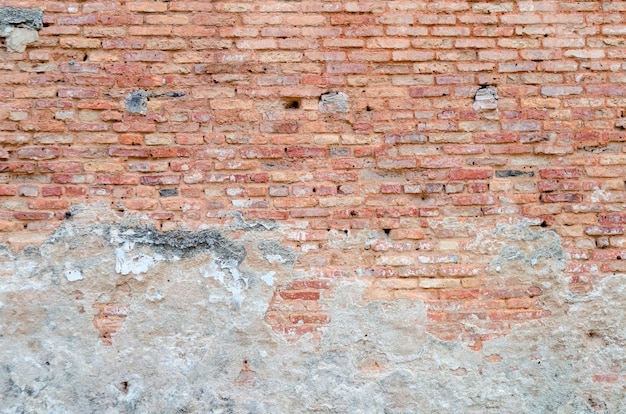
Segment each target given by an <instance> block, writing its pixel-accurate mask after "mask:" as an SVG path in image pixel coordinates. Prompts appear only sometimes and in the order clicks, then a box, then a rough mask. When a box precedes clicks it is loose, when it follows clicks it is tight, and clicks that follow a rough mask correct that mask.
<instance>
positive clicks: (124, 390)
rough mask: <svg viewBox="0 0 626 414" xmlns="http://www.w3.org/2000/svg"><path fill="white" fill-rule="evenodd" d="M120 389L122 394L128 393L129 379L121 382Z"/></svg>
mask: <svg viewBox="0 0 626 414" xmlns="http://www.w3.org/2000/svg"><path fill="white" fill-rule="evenodd" d="M119 388H120V391H121V392H122V394H128V381H122V382H120V387H119Z"/></svg>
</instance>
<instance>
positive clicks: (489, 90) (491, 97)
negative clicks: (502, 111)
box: [472, 86, 498, 112]
mask: <svg viewBox="0 0 626 414" xmlns="http://www.w3.org/2000/svg"><path fill="white" fill-rule="evenodd" d="M472 108H474V110H475V111H478V112H480V111H489V110H492V109H497V108H498V89H497V88H496V87H495V86H481V87H480V88H479V89H478V91H476V95H474V104H473V105H472Z"/></svg>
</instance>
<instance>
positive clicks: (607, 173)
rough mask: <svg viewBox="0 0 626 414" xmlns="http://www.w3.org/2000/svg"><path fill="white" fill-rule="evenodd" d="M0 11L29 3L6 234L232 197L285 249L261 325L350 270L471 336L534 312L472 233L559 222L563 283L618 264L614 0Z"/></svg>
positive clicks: (1, 181) (5, 54) (11, 56)
mask: <svg viewBox="0 0 626 414" xmlns="http://www.w3.org/2000/svg"><path fill="white" fill-rule="evenodd" d="M0 6H4V7H23V8H38V9H41V10H43V27H42V28H41V29H40V30H39V31H38V40H36V41H35V42H31V43H29V44H28V45H27V46H26V48H25V50H24V51H23V52H9V51H7V50H6V47H5V44H6V41H5V40H4V39H3V43H2V44H0V143H1V144H2V147H1V148H0V242H4V243H8V244H9V245H10V246H12V247H13V248H15V249H19V248H21V247H23V246H25V245H27V244H32V243H34V244H37V243H41V242H42V241H43V240H45V239H46V238H47V237H48V236H49V234H50V233H51V232H52V231H53V230H54V229H55V228H57V227H58V226H59V225H60V224H61V223H62V222H63V221H64V220H68V219H71V213H70V212H69V210H70V208H71V206H73V205H78V204H85V203H93V202H104V203H108V204H109V205H110V207H111V208H112V209H114V210H117V211H120V212H124V213H130V214H139V215H140V217H142V218H144V219H145V220H146V221H149V222H152V223H154V224H155V225H156V226H157V228H158V229H160V230H163V231H168V230H173V229H177V228H180V227H181V226H183V225H184V226H185V227H187V228H191V229H197V228H199V227H200V226H201V225H203V226H213V227H219V226H222V225H223V224H224V223H225V222H226V221H228V220H230V219H231V218H232V213H234V212H238V213H241V215H242V217H243V218H244V219H245V220H248V221H250V222H254V221H259V220H266V221H274V222H276V223H278V224H279V225H280V226H281V228H282V229H283V234H284V241H283V243H284V245H285V246H287V247H289V248H292V249H294V250H295V251H296V252H297V253H298V258H297V260H296V262H295V264H294V270H293V271H294V275H296V276H297V278H298V279H299V280H295V281H293V282H292V283H288V284H286V285H283V286H280V287H278V289H277V291H276V293H275V295H274V299H273V300H272V304H271V306H270V308H269V310H268V313H267V314H266V321H267V322H268V323H269V324H270V325H271V326H272V327H274V329H276V330H277V331H282V332H285V333H295V334H297V335H299V334H302V333H306V332H317V331H318V328H319V327H322V326H325V325H327V324H328V323H329V319H328V315H327V314H326V313H325V308H324V306H322V305H321V304H320V303H319V298H320V297H323V296H324V295H330V294H331V291H332V289H330V288H331V284H330V282H335V281H337V280H343V279H355V278H356V279H359V280H362V281H365V283H366V284H367V286H368V288H367V294H366V297H367V298H368V300H392V301H393V300H396V299H402V298H408V299H415V300H421V301H424V303H425V304H427V307H428V320H429V322H428V329H429V332H431V333H432V334H434V335H436V336H438V337H439V338H442V339H453V338H463V339H464V340H466V341H467V342H468V344H469V345H470V346H471V347H473V348H474V349H480V347H481V346H482V343H483V341H485V340H487V339H491V338H493V337H497V336H500V335H502V334H504V333H507V332H508V331H509V330H510V329H511V327H512V326H514V325H515V324H518V323H521V322H525V321H528V320H534V319H539V318H543V317H548V316H549V315H550V312H549V311H547V310H545V307H544V306H543V305H542V288H541V287H540V286H538V285H537V284H533V283H531V282H528V281H524V282H522V281H519V280H517V279H515V278H514V277H511V278H505V279H498V280H494V278H493V277H491V276H489V274H488V271H487V268H488V266H489V263H490V262H491V260H493V257H494V255H493V254H491V253H489V252H483V251H481V250H480V249H478V248H477V245H476V240H477V236H478V235H479V234H481V231H491V230H492V229H494V228H496V226H497V225H498V224H499V223H512V222H517V221H519V220H522V219H526V220H528V221H529V223H530V226H531V228H533V229H534V230H537V231H547V230H552V231H554V232H555V233H556V234H557V235H558V236H559V237H560V242H561V245H562V247H563V248H564V249H565V252H566V253H568V261H567V265H566V269H565V277H566V282H567V283H568V288H569V290H570V292H573V293H584V292H587V291H589V290H591V289H593V286H594V284H595V283H597V281H599V280H602V278H604V277H605V276H606V275H609V274H614V273H615V272H621V271H623V270H624V266H623V265H621V261H620V259H621V258H622V257H626V238H624V237H623V234H624V224H625V223H626V212H625V211H624V208H623V207H624V204H623V203H624V201H625V200H624V194H625V193H624V178H623V177H624V173H625V167H626V154H625V153H624V148H625V147H624V144H623V142H624V141H625V140H626V130H625V128H626V112H625V107H626V63H624V58H625V57H626V42H625V41H624V34H626V14H625V13H624V12H625V11H626V3H624V2H621V1H586V2H574V1H510V2H506V1H503V2H477V1H378V2H352V1H345V2H342V1H324V2H319V1H259V2H252V1H251V2H244V1H242V2H225V1H77V2H71V1H45V2H42V1H26V0H25V1H17V0H0ZM102 309H105V308H102ZM102 309H100V311H101V312H100V313H101V314H102V315H105V316H106V309H105V310H104V311H102ZM102 315H101V316H100V317H101V318H102V317H103V316H102ZM121 319H122V320H123V318H121ZM467 320H472V321H474V323H478V324H479V325H481V327H482V328H481V330H480V332H478V333H477V332H476V331H472V332H470V331H468V330H467V329H466V327H465V322H466V321H467ZM476 321H478V322H476ZM103 335H104V334H103ZM104 336H105V337H106V335H104ZM106 338H108V337H106ZM107 340H108V339H107Z"/></svg>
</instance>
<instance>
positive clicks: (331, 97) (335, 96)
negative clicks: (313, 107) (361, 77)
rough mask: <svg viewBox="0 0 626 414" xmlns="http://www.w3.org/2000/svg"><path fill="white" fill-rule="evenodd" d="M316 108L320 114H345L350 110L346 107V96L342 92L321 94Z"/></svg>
mask: <svg viewBox="0 0 626 414" xmlns="http://www.w3.org/2000/svg"><path fill="white" fill-rule="evenodd" d="M318 108H319V110H320V112H326V113H346V112H348V111H349V110H350V108H349V106H348V95H346V94H345V93H343V92H328V93H325V94H322V96H320V102H319V104H318Z"/></svg>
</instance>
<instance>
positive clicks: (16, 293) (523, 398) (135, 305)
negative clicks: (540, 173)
mask: <svg viewBox="0 0 626 414" xmlns="http://www.w3.org/2000/svg"><path fill="white" fill-rule="evenodd" d="M72 213H73V216H72V219H71V220H66V221H65V222H64V224H63V225H62V228H61V229H59V231H57V232H56V233H55V235H54V236H53V237H51V238H50V240H49V241H48V242H47V243H45V244H44V245H43V246H41V248H31V249H28V250H25V251H22V252H19V253H12V252H11V251H10V250H9V249H6V248H2V246H0V278H1V281H2V283H0V304H1V305H0V396H2V397H1V398H0V400H1V401H2V404H0V413H2V414H9V413H10V414H14V413H26V412H34V413H48V412H49V413H84V412H98V413H150V412H158V413H161V412H163V413H224V414H225V413H232V414H238V413H258V414H263V413H276V414H282V413H312V414H313V413H315V414H320V413H329V414H335V413H355V414H360V413H363V414H370V413H374V414H378V413H388V414H400V413H403V414H409V413H411V414H412V413H442V414H443V413H470V414H478V413H480V414H483V413H486V414H500V413H528V414H534V413H559V414H594V413H605V414H609V413H622V412H626V401H625V400H624V397H623V395H624V394H623V391H624V389H625V388H624V387H626V378H625V377H624V372H626V351H625V350H624V341H626V336H625V331H624V329H623V327H624V322H625V321H624V318H625V315H626V309H625V308H626V304H625V301H624V297H625V295H626V290H625V287H624V286H625V285H624V277H625V275H624V274H615V275H610V276H607V277H605V278H604V279H603V280H601V281H600V282H599V283H597V284H595V285H594V290H593V291H592V292H589V293H588V294H586V295H585V297H580V298H579V299H580V300H578V301H576V302H571V301H570V302H564V303H555V302H550V303H547V304H546V305H547V306H551V307H550V310H551V311H553V316H552V317H550V318H545V319H542V320H535V321H528V322H525V323H520V324H517V325H516V326H515V327H514V328H513V329H512V331H511V332H510V333H509V334H508V335H507V336H505V337H501V338H498V339H495V340H491V341H487V342H485V343H484V348H483V350H482V351H472V350H470V349H468V347H467V346H465V345H463V344H462V343H460V342H458V341H441V340H438V339H436V338H434V337H433V336H432V335H430V334H429V333H428V331H427V329H426V324H427V323H428V317H427V312H428V305H427V304H426V303H424V302H422V301H420V300H408V299H401V300H396V301H383V300H381V301H372V302H365V301H364V299H363V294H364V292H366V291H367V289H368V288H369V287H370V280H367V279H366V278H354V279H350V278H345V279H337V280H333V289H332V294H331V295H328V296H327V295H324V297H323V299H322V301H321V302H320V303H319V305H323V306H324V307H325V309H328V315H329V318H330V322H329V324H328V325H327V326H326V327H325V328H323V333H322V335H321V339H320V340H319V342H316V341H313V340H311V337H309V336H306V335H305V336H303V337H302V338H300V339H299V340H298V341H297V342H295V343H290V342H288V341H286V340H285V338H284V337H283V336H281V335H280V334H278V333H276V332H274V331H273V330H272V329H271V328H270V327H269V326H268V325H267V323H266V322H265V321H264V320H263V315H264V312H265V311H266V309H267V306H268V303H269V302H270V301H271V300H272V297H273V295H274V293H275V289H276V287H275V286H281V285H285V284H288V283H290V282H291V281H293V275H292V273H291V270H290V269H289V267H288V266H280V265H279V264H278V263H268V261H267V260H265V259H263V258H262V256H261V254H260V253H259V252H261V253H263V252H262V250H263V249H261V248H257V247H258V246H261V245H263V246H265V250H267V251H278V250H280V249H279V248H278V245H277V244H275V243H266V244H264V242H265V241H267V240H275V241H276V243H278V244H280V242H281V234H280V232H278V231H269V232H245V231H237V232H233V233H236V237H238V238H237V239H234V237H235V235H234V234H230V233H228V231H227V230H226V229H224V228H219V229H213V230H211V231H213V232H211V231H208V232H202V231H201V232H186V231H185V232H174V233H172V232H167V233H162V234H159V232H157V231H156V230H154V229H146V230H140V229H138V227H139V225H138V224H135V225H133V223H132V221H131V222H125V219H124V218H122V217H119V216H118V215H117V214H116V213H115V212H112V211H110V212H108V213H107V211H106V210H103V209H98V208H96V207H94V206H89V207H86V208H85V209H84V210H82V211H80V210H78V209H76V208H73V209H72ZM116 217H117V221H115V220H116ZM446 225H450V226H451V228H452V223H447V224H446ZM454 228H456V227H454ZM196 233H197V235H195V234H196ZM120 240H121V241H120ZM124 241H126V242H134V243H135V247H134V249H135V251H137V252H139V251H142V252H144V253H146V254H149V253H150V252H151V251H152V252H153V253H154V251H156V250H157V249H160V251H161V253H166V252H167V251H169V250H170V249H172V253H171V254H170V255H169V256H171V257H173V256H178V257H179V260H169V261H168V260H164V261H161V262H159V263H158V264H156V265H155V266H154V267H152V268H151V269H149V270H148V272H147V273H146V274H145V277H144V278H143V279H142V280H137V279H136V278H134V277H133V275H132V274H129V275H122V274H120V273H116V272H115V271H114V268H115V260H116V256H115V249H116V248H117V247H119V246H120V243H122V242H124ZM557 241H558V237H557V236H556V234H554V233H553V232H550V231H543V230H540V231H535V230H534V229H533V228H531V227H530V226H529V225H528V224H527V223H516V224H506V225H500V226H497V227H495V228H492V229H489V230H483V231H481V232H480V233H478V234H477V237H476V243H475V246H473V247H472V249H473V250H475V251H476V252H477V253H478V254H481V255H483V256H484V257H485V262H486V263H487V264H489V263H491V267H493V266H495V265H497V264H498V263H500V265H501V266H507V267H506V269H504V271H503V272H500V273H498V272H497V271H495V269H494V270H493V274H492V275H491V277H492V279H490V281H492V280H495V281H497V280H500V279H503V278H504V277H509V276H510V277H511V278H521V279H524V280H534V279H537V280H539V281H544V282H552V283H551V284H550V285H549V286H548V285H546V286H545V291H546V293H545V295H549V296H555V297H558V296H561V295H563V293H564V291H563V289H564V288H565V286H564V285H562V284H559V283H556V282H558V280H560V279H563V275H562V271H563V266H564V264H565V260H566V257H565V255H564V252H563V249H562V248H558V247H557V246H556V245H555V244H554V243H555V242H557ZM194 246H197V248H194ZM220 246H226V247H225V248H222V247H220ZM233 246H240V247H239V248H238V247H233ZM507 246H508V247H507ZM142 249H143V250H142ZM240 249H242V250H240ZM513 250H516V251H517V253H515V254H514V255H515V257H516V258H515V259H513V260H510V261H509V262H510V263H509V262H506V260H505V259H506V258H507V257H509V253H508V252H513ZM242 251H246V252H247V254H246V255H245V257H244V256H243V255H242V253H241V252H242ZM185 252H187V253H185ZM238 252H239V253H238ZM512 254H513V253H512ZM218 257H222V258H223V259H224V258H226V259H227V258H234V260H238V258H241V259H242V262H241V263H240V265H239V268H240V270H241V273H240V274H239V275H236V277H235V275H228V274H224V275H220V274H219V272H224V270H223V269H221V268H220V267H219V266H217V267H214V266H212V264H213V265H215V264H217V259H216V258H218ZM533 257H534V258H536V261H534V260H533ZM68 269H70V270H72V269H77V270H78V269H80V271H81V275H82V276H83V278H82V279H77V278H75V277H71V278H72V279H76V280H73V281H70V280H69V279H68V278H67V277H66V275H65V274H64V272H66V271H67V270H68ZM206 271H208V272H209V274H208V275H205V272H206ZM211 272H214V273H211ZM270 272H275V273H273V274H272V279H273V280H274V279H275V283H273V284H272V283H267V282H266V281H264V279H266V275H268V274H269V273H270ZM224 273H226V272H224ZM507 275H508V276H507ZM205 276H206V277H205ZM222 276H223V277H224V278H223V280H220V278H221V277H222ZM237 277H240V279H237ZM237 283H238V284H239V285H237ZM244 287H245V292H244V291H241V292H239V293H240V294H243V293H245V295H246V298H245V301H243V302H241V306H240V307H239V308H237V307H234V306H229V305H228V302H227V301H226V300H225V299H228V298H229V297H230V295H231V292H230V291H229V289H230V290H233V291H235V292H237V290H236V289H239V288H241V289H243V288H244ZM94 304H95V305H99V306H100V307H102V306H105V304H110V308H111V309H109V311H108V312H109V314H112V315H113V313H114V312H113V311H115V312H118V313H119V314H120V315H121V314H123V316H124V320H123V324H122V325H121V326H119V328H118V329H117V331H116V332H115V333H114V335H113V337H112V344H111V345H110V346H105V345H103V343H102V342H101V341H100V339H99V338H98V332H97V330H96V329H95V328H94V313H95V312H94V311H95V310H94V308H93V305H94ZM559 308H560V309H561V311H557V309H559ZM113 316H115V315H113ZM603 374H607V375H613V377H614V378H615V380H614V381H613V382H606V381H605V382H602V381H598V378H600V379H601V378H602V377H601V376H602V375H603ZM597 375H600V377H597Z"/></svg>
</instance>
